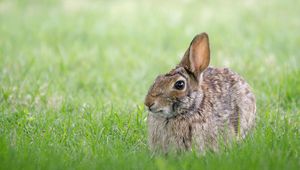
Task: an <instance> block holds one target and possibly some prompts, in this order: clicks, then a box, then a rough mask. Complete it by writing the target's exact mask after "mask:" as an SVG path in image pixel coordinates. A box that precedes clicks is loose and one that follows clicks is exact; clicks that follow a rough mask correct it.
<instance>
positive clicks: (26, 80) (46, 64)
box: [0, 0, 300, 169]
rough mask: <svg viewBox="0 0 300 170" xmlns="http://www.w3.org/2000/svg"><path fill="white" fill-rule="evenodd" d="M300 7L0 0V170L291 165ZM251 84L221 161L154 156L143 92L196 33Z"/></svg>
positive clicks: (294, 161)
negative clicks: (250, 120) (252, 123)
mask: <svg viewBox="0 0 300 170" xmlns="http://www.w3.org/2000/svg"><path fill="white" fill-rule="evenodd" d="M299 6H300V3H299V1H296V0H290V1H280V0H274V1H271V0H267V1H258V0H251V1H233V0H229V1H220V2H218V1H214V0H212V1H202V2H200V1H199V2H198V1H192V0H187V1H179V2H176V3H175V2H174V1H171V0H167V1H163V2H161V1H158V0H154V1H151V2H150V1H149V2H148V1H118V0H114V1H83V0H78V1H71V0H63V1H58V0H57V1H55V0H52V1H50V0H49V1H47V0H41V1H38V0H36V1H34V0H29V1H21V0H14V1H13V0H2V1H0V169H299V167H300V129H299V127H300V111H299V108H300V78H299V77H300V66H299V64H300V51H299V44H300V34H299V28H300V22H299V9H298V7H299ZM204 31H205V32H207V33H208V34H209V35H210V42H211V49H212V57H211V62H212V63H211V65H214V66H217V67H223V66H226V67H230V68H232V69H233V70H235V71H236V72H238V73H239V74H241V75H242V76H243V77H245V79H246V80H247V81H248V82H249V83H250V84H251V86H252V88H253V90H254V92H255V94H256V98H257V107H258V111H257V113H258V119H257V126H256V128H255V130H254V131H253V133H252V134H251V135H249V136H248V137H247V139H246V140H245V141H244V142H242V143H241V144H235V145H233V146H232V147H231V148H227V149H226V148H223V149H221V151H220V152H219V153H210V152H209V153H207V154H206V155H205V156H200V157H199V156H197V155H196V153H185V154H182V155H170V156H168V157H164V156H161V155H156V156H152V155H151V153H150V152H149V151H148V147H147V130H146V129H147V125H146V122H145V118H146V115H147V113H146V111H145V110H144V107H143V100H144V96H145V95H146V93H147V90H148V87H149V86H150V85H151V83H152V81H153V80H154V78H155V77H156V76H157V75H158V74H160V73H165V72H167V71H168V70H170V69H171V68H172V67H174V66H175V65H176V64H177V63H178V62H179V59H180V57H181V56H182V54H183V52H184V51H185V50H186V48H187V46H188V44H189V42H190V41H191V39H192V38H193V36H194V35H195V34H197V33H200V32H204Z"/></svg>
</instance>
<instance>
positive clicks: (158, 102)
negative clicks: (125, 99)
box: [145, 33, 210, 117]
mask: <svg viewBox="0 0 300 170" xmlns="http://www.w3.org/2000/svg"><path fill="white" fill-rule="evenodd" d="M209 61H210V50H209V40H208V35H207V34H206V33H202V34H199V35H196V36H195V38H194V39H193V40H192V42H191V44H190V46H189V48H188V49H187V51H186V52H185V54H184V56H183V58H182V60H181V62H180V63H179V65H178V66H177V67H176V68H175V69H173V70H171V71H170V72H169V73H167V74H164V75H159V76H158V77H157V78H156V80H155V82H154V84H153V85H152V86H151V87H150V89H149V91H148V94H147V96H146V99H145V105H146V106H147V108H148V109H149V111H150V112H152V113H153V114H156V115H160V116H164V117H172V116H176V115H177V114H182V113H188V112H189V111H191V110H193V109H195V107H196V106H197V105H199V104H200V103H199V102H201V98H202V96H203V94H202V92H201V91H202V90H201V88H200V83H201V73H202V72H203V70H205V69H206V68H207V67H208V65H209Z"/></svg>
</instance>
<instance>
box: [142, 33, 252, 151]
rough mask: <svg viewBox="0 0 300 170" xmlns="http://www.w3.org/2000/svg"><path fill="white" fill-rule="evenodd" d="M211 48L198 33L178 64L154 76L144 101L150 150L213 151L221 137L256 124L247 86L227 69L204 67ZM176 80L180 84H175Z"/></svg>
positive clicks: (230, 137)
mask: <svg viewBox="0 0 300 170" xmlns="http://www.w3.org/2000/svg"><path fill="white" fill-rule="evenodd" d="M209 53H210V51H209V42H208V36H207V34H206V33H202V34H200V35H197V36H196V37H195V38H194V39H193V41H192V42H191V45H190V47H189V48H188V50H187V52H186V53H185V55H184V57H183V59H182V61H181V63H180V64H179V66H177V67H176V68H175V69H173V70H171V71H170V72H169V73H167V74H165V75H160V76H158V77H157V78H156V80H155V82H154V84H153V85H152V86H151V88H150V89H149V92H148V94H147V96H146V99H145V105H146V106H147V107H148V108H149V110H150V112H149V114H148V119H147V121H148V133H149V145H150V149H151V150H152V151H155V152H161V151H162V152H164V153H167V152H169V151H171V150H174V151H184V150H191V149H192V148H195V149H197V150H198V151H199V152H201V153H203V152H204V151H205V150H206V149H212V150H217V149H218V145H219V144H218V143H219V139H222V140H224V141H225V143H228V142H230V141H231V140H233V139H235V138H237V139H240V138H244V137H245V135H246V134H247V133H248V131H249V130H250V129H251V128H252V127H253V126H254V124H255V114H256V113H255V112H256V105H255V97H254V94H253V93H252V92H251V90H250V87H249V85H248V84H247V83H246V82H245V81H244V80H243V78H241V77H240V76H239V75H238V74H236V73H234V72H232V71H231V70H229V69H228V68H223V69H218V68H211V67H209V68H207V66H208V64H209V60H210V56H209ZM178 80H181V81H184V82H185V88H184V89H182V90H177V89H174V84H175V82H176V81H178Z"/></svg>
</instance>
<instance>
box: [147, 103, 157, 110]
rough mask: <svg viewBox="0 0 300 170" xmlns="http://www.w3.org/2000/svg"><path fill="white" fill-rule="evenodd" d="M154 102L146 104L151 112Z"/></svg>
mask: <svg viewBox="0 0 300 170" xmlns="http://www.w3.org/2000/svg"><path fill="white" fill-rule="evenodd" d="M154 104H155V103H154V102H145V105H146V106H147V107H148V109H149V111H151V107H152V106H153V105H154Z"/></svg>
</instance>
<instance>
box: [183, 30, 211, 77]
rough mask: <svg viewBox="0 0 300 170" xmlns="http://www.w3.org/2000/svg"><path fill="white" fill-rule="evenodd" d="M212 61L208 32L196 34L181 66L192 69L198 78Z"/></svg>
mask: <svg viewBox="0 0 300 170" xmlns="http://www.w3.org/2000/svg"><path fill="white" fill-rule="evenodd" d="M209 61H210V50H209V40H208V35H207V34H206V33H201V34H198V35H196V36H195V38H194V39H193V40H192V42H191V44H190V47H189V48H188V49H187V51H186V52H185V54H184V56H183V58H182V60H181V62H180V63H179V66H182V67H185V68H187V69H188V70H190V71H191V72H192V73H193V74H194V76H195V77H196V78H197V79H198V78H199V75H200V73H201V72H202V71H203V70H204V69H206V68H207V67H208V65H209Z"/></svg>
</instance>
